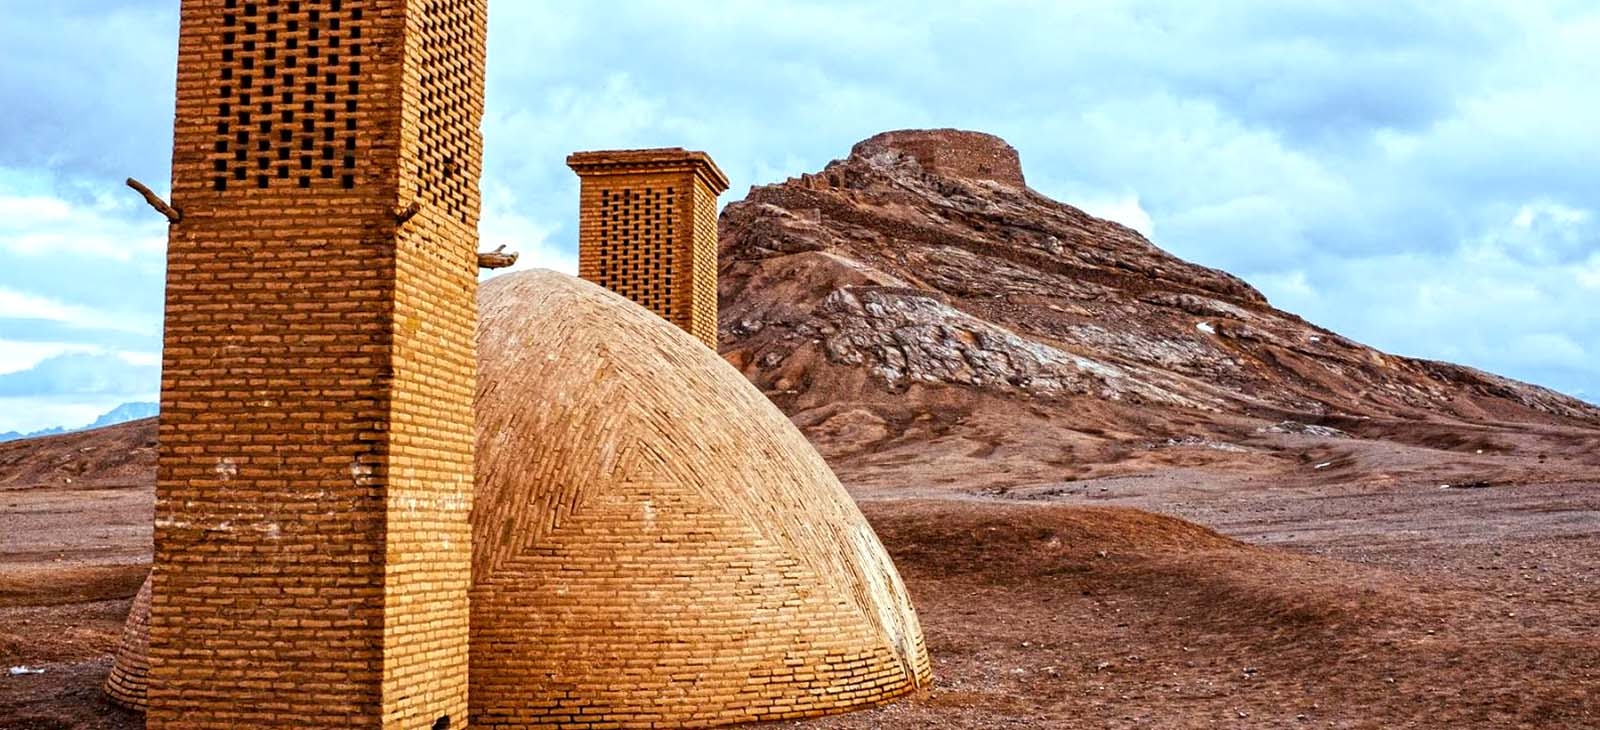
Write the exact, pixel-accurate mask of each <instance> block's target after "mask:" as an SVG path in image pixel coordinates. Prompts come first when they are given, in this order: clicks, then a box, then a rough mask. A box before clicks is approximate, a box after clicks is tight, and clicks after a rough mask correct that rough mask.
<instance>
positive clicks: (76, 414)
mask: <svg viewBox="0 0 1600 730" xmlns="http://www.w3.org/2000/svg"><path fill="white" fill-rule="evenodd" d="M125 402H128V401H126V400H123V399H121V398H118V397H115V396H108V397H87V398H84V397H61V396H29V397H21V398H7V397H0V433H4V432H7V431H16V432H18V433H32V432H34V431H39V430H42V429H46V428H55V427H57V426H61V427H65V428H79V427H82V426H87V425H89V424H91V423H94V421H95V419H97V418H99V417H100V416H102V415H104V414H106V413H109V412H110V411H111V409H113V408H116V407H117V406H119V405H122V404H123V403H125Z"/></svg>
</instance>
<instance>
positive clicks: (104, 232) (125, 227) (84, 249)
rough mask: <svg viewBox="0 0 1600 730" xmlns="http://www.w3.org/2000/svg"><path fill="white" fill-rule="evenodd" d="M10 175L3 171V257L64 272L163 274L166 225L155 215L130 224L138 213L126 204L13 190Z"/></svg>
mask: <svg viewBox="0 0 1600 730" xmlns="http://www.w3.org/2000/svg"><path fill="white" fill-rule="evenodd" d="M7 175H8V171H6V170H5V169H3V168H0V252H3V253H9V254H13V255H16V256H29V257H49V258H51V259H53V260H55V261H58V262H60V265H62V266H80V267H81V266H85V265H104V264H103V262H104V261H106V260H110V261H113V262H117V263H119V264H129V263H139V264H143V265H145V266H146V267H147V268H150V269H152V270H158V268H157V267H159V264H160V259H161V256H162V254H163V252H165V251H166V245H167V240H166V225H165V221H164V220H160V218H159V216H156V215H155V213H153V212H152V213H151V214H150V215H151V216H154V217H153V218H150V219H147V220H144V221H139V220H138V219H137V218H135V219H134V220H135V222H133V223H129V222H128V220H129V215H128V214H129V213H130V212H136V211H134V209H133V204H132V203H129V202H127V201H122V200H117V199H112V198H108V197H101V198H100V199H99V200H97V201H96V202H95V203H93V204H88V205H81V204H73V203H70V202H68V201H66V200H62V199H61V198H58V197H54V196H50V195H41V194H31V193H27V192H18V191H15V190H8V189H7V188H8V187H10V186H7V185H6V184H5V178H6V177H7ZM128 195H129V196H133V195H134V193H133V192H132V191H128ZM141 205H142V203H141ZM157 221H160V222H157Z"/></svg>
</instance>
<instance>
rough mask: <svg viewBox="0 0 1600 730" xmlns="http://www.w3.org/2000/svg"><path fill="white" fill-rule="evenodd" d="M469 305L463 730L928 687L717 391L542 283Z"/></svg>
mask: <svg viewBox="0 0 1600 730" xmlns="http://www.w3.org/2000/svg"><path fill="white" fill-rule="evenodd" d="M479 303H480V317H479V328H478V360H479V373H478V400H477V402H478V439H477V441H478V443H477V455H478V456H477V458H478V463H477V489H476V502H475V504H474V507H473V517H472V521H473V551H474V555H473V589H472V630H471V636H472V644H471V662H470V664H471V675H470V686H471V692H470V697H471V703H472V718H471V719H472V723H473V724H474V725H476V726H484V727H494V726H506V727H510V726H514V727H549V726H555V725H557V724H561V723H567V724H569V725H570V724H572V723H577V724H580V725H581V724H585V723H592V724H605V723H619V726H621V727H651V726H658V725H661V724H679V723H683V724H692V725H711V724H727V723H734V722H746V721H752V720H766V719H779V718H787V717H801V716H808V715H821V714H828V713H832V712H839V711H844V710H848V709H853V708H857V707H863V706H868V705H872V704H877V703H879V702H882V701H885V700H887V699H890V698H893V697H896V696H899V695H901V694H904V693H906V692H909V691H911V690H912V689H914V688H916V687H917V686H919V685H921V684H925V683H927V682H928V681H929V679H930V670H929V662H928V656H927V652H926V650H925V649H924V647H923V641H922V633H921V629H920V628H919V626H918V624H917V619H916V615H915V612H914V611H913V609H912V607H911V603H910V600H909V598H908V596H907V594H906V591H905V588H904V586H903V585H902V583H901V581H900V578H899V576H898V574H897V573H896V572H895V569H894V566H893V565H892V564H891V562H890V560H889V557H888V555H887V554H886V553H885V552H884V550H883V547H882V545H881V544H880V543H879V542H878V540H877V537H876V536H875V535H874V534H873V532H872V528H871V527H870V526H869V525H868V524H867V522H866V520H865V518H863V517H862V515H861V513H860V512H859V511H858V510H857V509H856V506H855V503H854V502H853V501H852V500H851V498H850V496H849V495H848V494H847V493H846V492H845V490H844V488H843V487H842V486H841V485H840V484H839V482H838V480H837V479H836V478H835V477H834V476H833V473H832V472H831V471H830V470H829V469H828V467H827V465H826V464H825V463H824V462H823V460H822V458H821V457H820V456H819V455H818V454H817V453H816V451H815V450H814V449H813V448H812V447H811V446H810V444H809V443H807V441H806V440H805V438H804V436H802V435H801V434H800V432H799V431H798V430H797V429H796V428H795V427H794V426H793V425H792V424H791V423H790V422H789V420H788V419H787V418H786V417H785V416H784V415H783V414H782V413H781V412H780V411H778V409H777V408H776V407H774V406H773V405H772V404H771V403H770V402H769V401H768V400H767V399H766V397H765V396H763V395H762V394H761V392H760V391H758V390H757V389H756V388H755V387H754V386H752V385H751V384H750V383H749V382H748V381H747V380H745V378H744V377H743V376H742V375H741V374H740V373H739V372H738V371H737V370H735V369H734V368H732V367H731V366H729V365H728V364H727V363H725V362H724V361H723V360H722V358H720V357H718V356H717V354H716V353H715V352H713V351H711V350H710V349H709V348H707V347H705V345H703V344H701V343H700V342H699V341H698V340H696V339H694V338H693V337H691V336H689V335H688V334H686V333H684V332H683V331H681V330H679V329H677V328H675V327H673V326H672V325H670V324H668V323H667V322H666V321H665V320H662V319H660V318H659V317H657V316H655V315H654V314H652V313H651V312H649V311H648V310H646V309H644V308H642V307H639V306H638V305H635V304H634V303H632V302H630V301H628V300H627V299H625V298H623V297H621V296H618V295H616V294H613V293H612V292H610V291H607V290H605V289H603V288H601V287H599V286H596V285H594V284H590V283H588V282H585V281H582V280H579V279H576V278H573V277H570V276H566V275H563V274H558V273H554V272H548V271H528V272H520V273H514V274H507V275H503V276H500V277H497V278H495V279H492V280H490V281H488V282H485V283H484V285H483V286H482V288H481V290H480V294H479ZM137 608H138V607H137V606H136V609H137ZM146 608H147V607H146ZM137 619H138V616H137V615H136V616H135V617H132V618H130V627H134V626H136V625H138V624H137ZM132 631H133V629H132V628H130V633H132ZM125 643H127V644H132V643H134V642H133V641H130V640H129V639H128V638H126V637H125ZM136 669H137V666H136V665H135V664H134V663H133V662H131V661H126V660H125V659H124V657H123V656H122V654H119V656H118V669H117V671H118V672H120V674H118V675H114V677H115V676H121V677H123V679H121V680H117V681H113V682H109V683H108V691H110V692H112V693H113V695H114V696H118V697H120V698H123V699H124V701H131V697H130V696H129V692H128V687H130V686H131V685H132V684H133V682H131V681H130V680H129V679H128V677H129V675H130V674H132V673H133V670H136Z"/></svg>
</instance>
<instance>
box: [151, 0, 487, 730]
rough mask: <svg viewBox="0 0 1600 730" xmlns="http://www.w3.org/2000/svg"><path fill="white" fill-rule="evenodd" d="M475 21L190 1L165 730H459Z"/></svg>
mask: <svg viewBox="0 0 1600 730" xmlns="http://www.w3.org/2000/svg"><path fill="white" fill-rule="evenodd" d="M486 13H487V7H486V1H485V0H184V2H183V4H182V13H181V17H182V21H181V32H180V39H179V61H178V93H177V98H178V101H177V120H176V128H175V139H174V153H173V170H172V198H173V201H172V202H173V206H174V207H175V208H177V209H178V210H181V211H182V215H183V217H182V220H181V221H180V222H178V223H176V224H174V225H173V227H172V229H171V233H170V239H169V251H168V264H167V299H166V330H165V342H164V356H163V373H162V394H161V425H160V452H159V454H160V455H159V461H158V473H157V485H156V527H155V565H154V572H153V591H152V594H151V608H150V621H149V672H150V675H149V677H150V682H149V690H148V691H149V696H148V701H149V718H148V723H149V725H148V726H149V727H150V728H152V730H161V729H163V728H179V727H181V728H239V727H306V728H310V727H349V728H379V727H384V728H389V727H393V728H411V729H425V728H430V727H433V726H435V725H436V724H437V725H446V724H449V722H450V720H448V719H447V718H450V719H453V720H454V722H455V726H456V727H462V726H464V725H465V720H466V712H467V632H468V610H467V590H468V582H469V575H470V572H469V571H470V561H471V542H472V539H471V530H470V526H469V511H470V509H471V504H472V486H473V484H472V475H473V410H472V407H473V393H474V387H475V376H474V372H475V367H476V358H475V355H474V340H473V328H474V325H475V320H476V295H475V292H476V288H477V275H478V268H477V237H476V229H477V220H478V191H477V180H478V178H479V167H480V149H481V144H480V140H479V132H478V129H479V126H480V117H481V114H482V99H483V57H484V30H485V22H486ZM412 202H417V203H420V204H421V207H420V209H419V212H417V214H416V215H414V216H413V217H410V218H409V220H406V221H404V222H402V221H401V218H403V217H404V216H398V215H397V210H400V209H402V208H405V207H406V206H408V205H409V204H410V203H412Z"/></svg>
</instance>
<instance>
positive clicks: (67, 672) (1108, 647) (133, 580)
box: [0, 421, 1600, 730]
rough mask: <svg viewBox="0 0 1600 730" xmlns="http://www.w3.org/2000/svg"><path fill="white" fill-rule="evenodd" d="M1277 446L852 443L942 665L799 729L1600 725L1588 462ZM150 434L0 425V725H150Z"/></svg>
mask: <svg viewBox="0 0 1600 730" xmlns="http://www.w3.org/2000/svg"><path fill="white" fill-rule="evenodd" d="M1257 439H1258V441H1255V442H1250V443H1246V444H1245V445H1243V446H1240V447H1238V448H1266V447H1270V448H1271V449H1273V451H1274V453H1298V454H1301V455H1303V457H1304V459H1303V461H1304V463H1302V460H1289V461H1288V462H1287V463H1278V462H1276V461H1274V462H1265V463H1258V464H1257V465H1256V466H1254V467H1250V468H1245V467H1241V466H1239V465H1237V464H1233V465H1230V466H1229V467H1228V468H1226V469H1223V468H1219V467H1218V466H1217V464H1216V463H1215V459H1214V457H1215V455H1216V454H1217V453H1225V452H1219V451H1218V449H1217V448H1216V446H1215V445H1214V444H1210V445H1208V444H1202V443H1195V444H1186V443H1181V442H1180V443H1177V444H1171V445H1169V444H1160V445H1159V448H1154V447H1152V448H1149V449H1147V450H1146V452H1145V454H1144V455H1143V456H1141V457H1140V458H1128V459H1124V460H1123V461H1122V462H1121V466H1120V467H1119V468H1118V469H1112V470H1108V471H1107V473H1106V474H1105V475H1102V476H1090V477H1082V476H1081V475H1071V476H1065V477H1064V478H1063V479H1062V480H1061V481H1054V482H1051V481H1033V482H1024V483H1014V484H1009V485H1006V486H995V484H996V482H995V480H993V479H992V478H988V477H987V476H986V475H984V474H981V473H976V472H973V471H972V470H970V469H968V470H966V472H965V473H968V474H970V476H968V477H967V478H965V479H963V478H960V477H957V478H952V477H951V474H950V473H949V472H948V471H945V470H940V469H934V470H930V469H928V468H915V467H903V468H901V469H899V470H898V472H899V473H900V474H901V475H902V477H903V478H902V480H901V482H900V483H897V484H893V483H889V482H890V476H891V475H892V473H893V472H891V471H887V470H886V467H885V466H884V465H883V464H882V463H881V462H874V463H873V465H872V466H871V467H860V468H858V467H857V466H856V464H857V463H858V462H860V461H861V460H860V459H855V460H848V459H847V460H845V463H842V464H841V468H840V473H841V476H842V477H843V478H844V479H845V480H846V481H847V483H851V484H852V490H853V492H854V494H855V495H856V496H857V498H858V500H859V501H860V503H861V506H862V509H863V511H864V512H865V513H866V514H867V516H868V517H869V518H870V519H871V521H872V523H873V525H874V526H875V527H876V528H877V530H878V532H879V535H880V536H881V538H882V539H883V541H884V543H885V545H886V546H887V547H888V549H889V551H890V553H891V554H892V555H893V556H894V559H895V561H896V564H897V565H898V567H899V569H900V571H901V573H902V575H903V576H904V578H905V580H906V582H907V584H908V585H909V587H910V589H911V591H912V593H913V596H914V598H915V600H916V602H917V606H918V610H919V613H920V616H921V620H922V622H923V627H924V629H925V631H926V633H927V638H928V642H929V647H930V649H931V651H932V653H933V657H934V666H935V672H936V681H935V683H934V685H933V686H932V687H930V688H928V689H926V690H925V691H922V692H920V693H918V694H916V695H913V696H910V697H907V698H905V699H903V700H901V701H898V702H896V703H893V704H891V705H888V706H885V707H883V708H881V709H876V710H869V711H865V712H861V713H856V714H853V715H847V716H842V717H835V718H825V719H820V720H811V721H806V722H799V723H783V724H778V725H775V727H806V728H1212V727H1228V728H1285V727H1289V728H1293V727H1306V728H1407V727H1415V728H1575V729H1576V728H1592V727H1597V726H1600V567H1597V566H1600V484H1597V483H1596V482H1595V481H1594V480H1593V479H1592V477H1591V478H1590V479H1589V480H1587V481H1585V480H1584V479H1583V478H1582V477H1583V476H1584V475H1585V473H1588V474H1592V473H1593V472H1592V471H1591V470H1587V469H1585V468H1581V467H1574V468H1572V469H1570V470H1568V471H1570V472H1571V473H1570V474H1568V475H1567V476H1566V477H1563V476H1562V475H1561V473H1560V470H1554V471H1552V470H1551V469H1548V468H1547V469H1544V470H1542V471H1537V472H1536V473H1538V474H1541V475H1543V476H1542V477H1541V478H1539V479H1521V480H1518V479H1511V480H1503V481H1496V482H1491V483H1488V484H1476V483H1473V484H1468V485H1467V486H1457V485H1452V486H1451V487H1450V488H1442V483H1441V482H1439V481H1438V480H1437V479H1433V478H1430V477H1431V476H1432V475H1434V474H1439V473H1451V472H1452V470H1457V471H1458V470H1459V469H1460V466H1461V464H1464V463H1465V464H1475V463H1476V464H1478V465H1479V466H1480V467H1483V468H1487V467H1485V466H1484V464H1483V463H1480V462H1482V460H1484V459H1490V460H1494V463H1497V464H1499V465H1500V466H1501V467H1502V468H1503V469H1509V468H1510V467H1511V466H1512V462H1514V461H1516V460H1517V459H1526V460H1529V461H1532V460H1534V459H1535V458H1536V457H1533V456H1531V455H1530V456H1523V457H1518V456H1515V455H1507V454H1489V455H1482V454H1479V453H1477V452H1479V451H1481V449H1479V448H1475V445H1474V444H1473V443H1471V442H1467V441H1462V440H1446V441H1442V442H1436V443H1434V444H1433V445H1432V446H1431V447H1430V446H1420V445H1419V446H1400V445H1397V444H1396V443H1394V442H1393V441H1369V440H1362V439H1350V438H1341V439H1326V438H1322V437H1318V436H1313V435H1307V434H1270V435H1261V436H1258V437H1257ZM1269 442H1270V443H1269ZM1574 443H1576V445H1575V446H1573V447H1572V448H1576V449H1582V448H1587V447H1586V446H1585V445H1584V444H1585V443H1586V442H1583V441H1578V442H1574ZM153 447H154V429H153V427H152V426H151V423H150V422H148V421H146V422H137V423H134V424H128V425H124V426H118V427H113V428H111V429H103V430H101V431H95V432H88V433H80V434H69V435H66V436H58V437H52V438H50V439H45V440H42V441H38V442H22V443H20V444H7V445H4V446H0V728H6V729H7V730H44V729H50V730H56V729H60V728H119V729H123V728H141V727H143V722H142V720H141V718H140V716H139V715H137V714H134V713H131V712H127V711H124V710H121V709H119V708H117V707H115V706H113V705H111V704H110V703H108V702H107V701H106V700H105V699H104V697H103V696H102V694H101V693H100V689H99V684H100V682H101V681H102V680H103V679H104V677H105V675H106V672H107V671H108V670H109V667H110V662H111V659H110V654H111V651H112V649H113V647H114V645H115V642H116V640H117V636H118V634H119V632H120V629H121V624H122V620H123V617H124V616H125V615H126V613H127V610H128V606H129V603H130V600H131V598H132V596H133V593H134V592H135V590H137V588H138V586H139V583H140V581H141V580H143V577H144V575H145V572H146V570H147V569H148V560H149V551H150V546H149V540H150V528H149V525H150V519H151V510H152V501H153V494H152V488H151V479H150V476H151V475H150V471H149V464H150V454H151V453H152V452H151V451H150V450H151V449H153ZM1002 455H1003V452H1002ZM991 458H994V456H993V455H992V454H991ZM1141 459H1143V460H1141ZM1475 460H1476V461H1475ZM1330 462H1331V463H1330ZM935 463H936V462H935ZM1325 463H1330V465H1329V466H1326V467H1323V468H1321V469H1318V468H1316V467H1317V465H1318V464H1325ZM1185 464H1192V465H1189V466H1186V465H1185ZM1513 471H1514V470H1513ZM1500 473H1508V472H1504V471H1502V472H1500ZM989 476H992V475H989ZM12 667H17V668H26V669H24V670H23V671H26V672H33V671H38V670H42V672H41V673H17V674H13V673H11V672H10V671H9V670H10V669H11V668H12Z"/></svg>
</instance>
